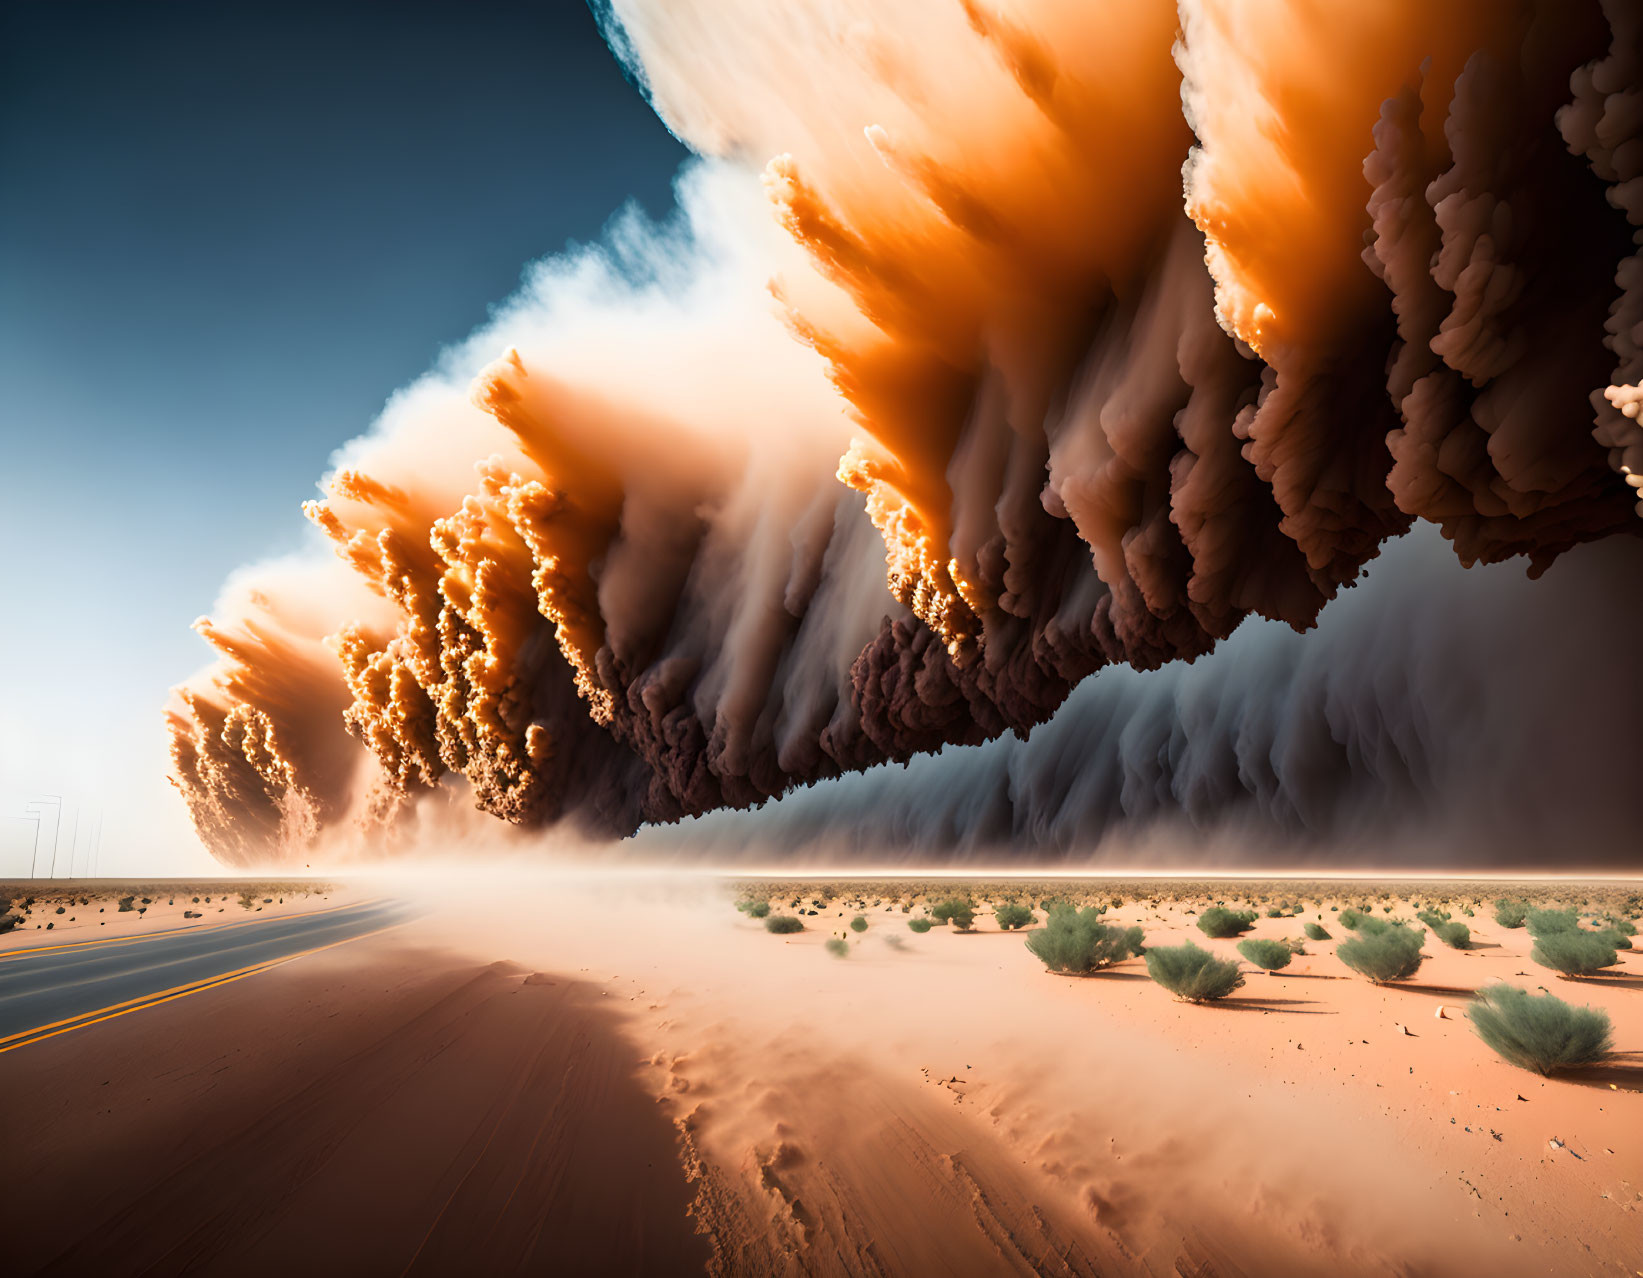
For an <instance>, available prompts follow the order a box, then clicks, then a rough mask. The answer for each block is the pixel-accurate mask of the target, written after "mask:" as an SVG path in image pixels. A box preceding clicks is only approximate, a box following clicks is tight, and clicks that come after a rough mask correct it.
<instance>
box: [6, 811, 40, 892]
mask: <svg viewBox="0 0 1643 1278" xmlns="http://www.w3.org/2000/svg"><path fill="white" fill-rule="evenodd" d="M23 812H24V815H23V816H20V817H13V818H12V820H14V821H33V822H34V847H33V849H32V850H31V851H30V852H29V878H31V879H32V878H33V877H34V870H35V864H36V863H37V862H38V861H39V860H40V816H39V814H38V813H33V814H30V813H29V810H28V807H27V806H25V807H24V809H23Z"/></svg>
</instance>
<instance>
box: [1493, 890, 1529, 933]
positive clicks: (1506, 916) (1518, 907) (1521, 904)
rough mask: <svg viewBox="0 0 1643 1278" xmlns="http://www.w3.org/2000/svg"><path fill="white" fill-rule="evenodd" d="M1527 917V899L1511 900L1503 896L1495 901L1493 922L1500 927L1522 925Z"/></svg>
mask: <svg viewBox="0 0 1643 1278" xmlns="http://www.w3.org/2000/svg"><path fill="white" fill-rule="evenodd" d="M1528 917H1529V903H1528V902H1527V901H1512V900H1508V899H1507V898H1506V897H1504V896H1503V897H1501V898H1500V900H1498V901H1496V902H1495V922H1496V923H1499V924H1500V925H1501V926H1502V927H1522V926H1523V924H1524V923H1525V922H1526V921H1527V919H1528Z"/></svg>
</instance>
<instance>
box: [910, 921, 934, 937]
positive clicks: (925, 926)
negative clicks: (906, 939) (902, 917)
mask: <svg viewBox="0 0 1643 1278" xmlns="http://www.w3.org/2000/svg"><path fill="white" fill-rule="evenodd" d="M907 926H908V927H910V928H912V929H913V931H915V932H918V933H920V934H922V933H925V932H928V931H929V930H930V927H931V923H930V920H929V919H908V920H907Z"/></svg>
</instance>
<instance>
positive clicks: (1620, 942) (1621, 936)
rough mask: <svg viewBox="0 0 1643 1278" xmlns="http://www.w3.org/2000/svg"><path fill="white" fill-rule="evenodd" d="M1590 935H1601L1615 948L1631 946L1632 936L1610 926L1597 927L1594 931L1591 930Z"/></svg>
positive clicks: (1627, 948)
mask: <svg viewBox="0 0 1643 1278" xmlns="http://www.w3.org/2000/svg"><path fill="white" fill-rule="evenodd" d="M1592 935H1593V936H1601V937H1602V938H1603V939H1604V940H1605V941H1607V942H1608V943H1609V944H1610V945H1612V946H1614V947H1615V949H1617V950H1629V949H1631V948H1632V938H1631V937H1629V936H1627V935H1626V934H1625V933H1624V932H1617V931H1615V929H1614V928H1612V927H1604V928H1599V929H1598V930H1597V931H1596V932H1593V933H1592Z"/></svg>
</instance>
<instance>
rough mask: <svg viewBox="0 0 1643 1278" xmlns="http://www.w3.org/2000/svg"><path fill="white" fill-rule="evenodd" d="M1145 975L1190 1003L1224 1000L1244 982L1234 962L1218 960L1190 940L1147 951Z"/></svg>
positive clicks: (1242, 975)
mask: <svg viewBox="0 0 1643 1278" xmlns="http://www.w3.org/2000/svg"><path fill="white" fill-rule="evenodd" d="M1147 975H1148V976H1150V977H1152V979H1153V980H1155V981H1157V982H1158V984H1160V985H1162V986H1163V987H1164V988H1165V989H1166V990H1168V991H1169V992H1170V993H1171V994H1173V995H1175V996H1176V997H1177V998H1180V999H1185V1000H1186V1001H1187V1002H1189V1003H1202V1002H1205V1001H1207V1000H1209V999H1215V998H1225V997H1226V996H1227V995H1228V994H1230V993H1232V991H1233V990H1235V989H1237V988H1238V987H1239V986H1241V985H1242V984H1243V983H1244V974H1243V973H1242V972H1240V971H1239V970H1238V965H1237V964H1236V963H1233V962H1229V961H1228V960H1226V959H1218V958H1216V957H1215V955H1213V954H1211V953H1210V952H1209V951H1208V950H1203V949H1199V948H1198V947H1197V946H1196V945H1194V944H1193V943H1192V942H1191V941H1188V942H1187V943H1186V944H1185V945H1166V946H1163V947H1155V948H1151V949H1149V950H1147Z"/></svg>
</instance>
